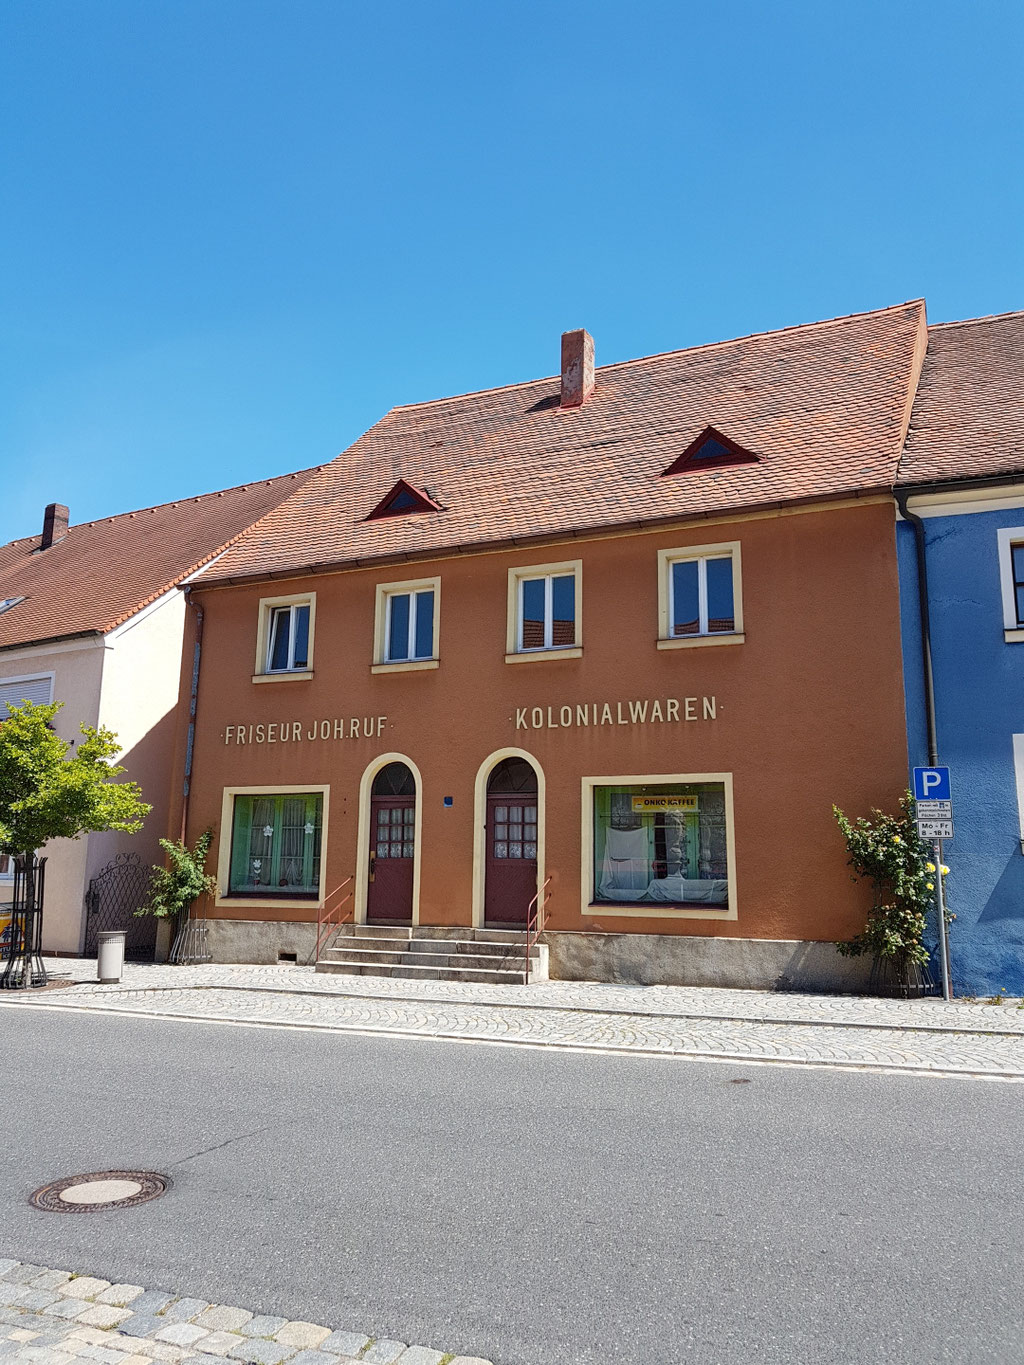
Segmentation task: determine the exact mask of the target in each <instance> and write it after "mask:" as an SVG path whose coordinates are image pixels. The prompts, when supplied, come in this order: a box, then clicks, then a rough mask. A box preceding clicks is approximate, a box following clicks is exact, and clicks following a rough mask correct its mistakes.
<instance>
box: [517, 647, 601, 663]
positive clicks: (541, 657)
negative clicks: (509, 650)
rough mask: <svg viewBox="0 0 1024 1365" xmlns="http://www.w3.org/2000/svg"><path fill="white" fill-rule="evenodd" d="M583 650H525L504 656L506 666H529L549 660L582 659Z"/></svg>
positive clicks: (578, 648)
mask: <svg viewBox="0 0 1024 1365" xmlns="http://www.w3.org/2000/svg"><path fill="white" fill-rule="evenodd" d="M582 658H583V648H582V646H580V645H576V646H575V647H574V648H572V649H527V650H522V651H520V652H519V653H517V654H506V655H505V662H506V663H507V664H530V663H537V662H544V661H546V660H549V659H582Z"/></svg>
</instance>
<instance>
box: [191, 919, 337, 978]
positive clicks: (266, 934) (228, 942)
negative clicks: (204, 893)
mask: <svg viewBox="0 0 1024 1365" xmlns="http://www.w3.org/2000/svg"><path fill="white" fill-rule="evenodd" d="M206 924H207V935H208V942H209V946H210V953H211V955H212V956H213V960H214V962H254V963H257V964H258V965H260V966H266V965H267V964H268V963H275V962H279V961H281V960H282V956H285V955H287V954H289V953H294V954H295V960H296V961H297V962H303V963H305V962H309V961H310V959H311V958H312V956H313V952H314V950H315V948H316V925H315V924H289V923H287V922H286V921H282V920H253V919H211V920H207V922H206ZM285 960H286V961H290V960H291V959H290V958H289V957H287V956H285Z"/></svg>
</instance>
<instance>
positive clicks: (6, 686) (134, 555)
mask: <svg viewBox="0 0 1024 1365" xmlns="http://www.w3.org/2000/svg"><path fill="white" fill-rule="evenodd" d="M314 472H315V471H313V470H304V471H302V472H300V473H297V474H287V475H283V476H281V477H279V478H276V479H269V480H263V481H260V482H258V483H251V484H245V485H243V486H241V487H239V488H230V489H225V490H224V491H222V492H217V493H207V494H204V495H202V496H200V497H196V498H189V499H186V500H183V501H181V502H175V503H165V504H163V505H162V506H159V507H149V508H145V509H143V510H142V511H138V512H125V513H121V514H120V515H118V516H114V517H109V518H105V519H103V520H101V521H94V522H85V523H82V524H80V525H78V526H69V524H68V510H67V508H66V507H63V506H61V505H59V504H56V503H54V504H51V505H50V506H49V507H47V508H46V512H45V516H44V521H43V531H42V535H41V536H37V537H30V538H27V539H22V540H16V541H12V542H10V543H9V544H7V545H4V546H2V547H0V723H2V721H3V719H4V718H5V717H6V715H7V714H8V706H15V705H19V704H20V703H21V702H22V701H24V700H29V701H35V702H50V701H59V702H62V703H63V709H62V710H61V711H60V712H59V713H58V715H57V717H56V721H55V729H56V731H57V733H58V734H59V735H60V736H61V738H63V739H65V740H68V741H69V742H71V743H74V742H75V741H77V740H78V739H80V738H81V730H80V726H82V725H93V726H96V725H104V726H107V727H108V728H109V729H111V730H113V731H114V732H115V733H116V734H117V736H118V739H119V741H120V743H121V746H122V753H121V757H120V759H119V762H120V763H122V764H123V765H124V767H125V769H126V771H125V773H124V777H123V779H122V780H128V779H131V780H133V781H135V782H138V784H139V785H140V787H141V788H142V792H143V796H144V798H145V799H146V801H148V802H149V803H150V804H151V805H152V807H153V809H152V811H151V812H150V814H149V816H148V817H147V819H146V822H145V825H144V826H143V828H142V830H141V831H140V832H139V833H138V834H136V835H127V834H120V833H116V832H109V833H99V834H88V835H83V836H82V837H81V838H80V839H76V840H71V839H60V840H56V841H54V842H53V843H51V844H48V845H47V847H46V848H45V849H43V850H40V852H41V854H43V855H44V856H45V857H46V859H47V862H46V902H45V911H44V916H43V948H44V950H45V951H48V952H59V953H82V952H85V951H86V950H87V948H88V949H89V950H92V949H93V942H92V940H94V936H95V929H93V931H92V932H91V933H90V935H89V937H90V942H89V943H88V944H87V942H86V935H87V914H86V903H87V893H88V890H89V886H90V883H91V882H92V881H93V879H94V878H97V877H98V876H99V875H100V874H101V873H102V872H103V871H104V869H105V868H107V867H108V866H109V865H110V864H112V863H114V862H115V861H116V860H118V859H119V858H120V859H121V861H122V862H125V861H128V862H130V863H133V864H134V862H135V859H137V860H138V863H139V865H140V866H141V867H142V868H145V867H147V866H148V865H149V864H150V863H153V862H156V861H158V860H159V857H160V848H159V844H158V840H159V838H160V837H161V836H162V835H163V834H164V833H165V831H166V830H167V826H168V819H169V812H170V804H171V794H172V790H174V789H175V787H176V784H179V783H180V782H181V780H182V774H181V773H177V772H175V771H173V767H174V742H175V734H174V725H175V712H176V708H177V704H178V695H179V687H180V680H181V651H182V642H183V634H184V622H185V594H184V593H183V592H182V590H181V589H182V586H184V585H186V584H187V580H188V579H189V577H190V576H191V575H192V574H194V573H195V572H196V571H197V570H199V569H201V568H202V567H203V566H204V565H206V564H209V563H210V562H211V560H213V559H214V558H216V556H217V555H219V554H221V553H222V552H223V551H224V550H225V549H226V548H227V547H228V546H229V545H231V544H232V543H233V542H234V541H235V540H236V539H237V538H238V536H240V535H241V534H242V533H243V532H244V531H246V530H248V529H249V528H250V527H251V526H253V525H254V524H255V523H256V522H257V521H259V520H260V519H261V518H262V517H263V516H265V515H266V513H267V512H269V511H270V510H271V509H272V508H274V507H276V506H277V504H278V503H279V502H281V501H282V500H283V499H284V498H286V497H288V496H289V495H290V494H291V493H294V492H295V490H296V488H297V487H299V486H300V484H301V483H303V482H304V481H305V480H306V479H307V478H308V477H309V476H310V474H312V473H314ZM107 884H111V885H112V879H111V878H108V879H106V883H98V884H97V885H98V886H99V885H107ZM12 891H13V869H12V867H11V863H10V860H9V859H5V858H4V857H3V856H2V855H0V931H2V930H3V928H4V927H5V920H6V916H5V914H4V905H5V903H9V901H10V899H11V895H12ZM135 925H136V926H137V928H138V929H139V930H141V931H142V937H143V940H145V938H146V934H147V933H148V936H149V938H150V940H151V939H152V937H153V932H152V924H151V923H150V924H149V926H148V928H146V927H144V926H143V925H142V924H140V922H138V921H136V922H135ZM127 927H129V928H130V929H131V928H133V926H132V925H128V926H127ZM137 936H138V935H136V937H137Z"/></svg>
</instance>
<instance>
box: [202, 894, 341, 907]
mask: <svg viewBox="0 0 1024 1365" xmlns="http://www.w3.org/2000/svg"><path fill="white" fill-rule="evenodd" d="M214 905H223V906H225V907H227V906H231V907H233V908H234V909H236V910H262V909H264V908H265V907H267V906H270V907H273V906H280V907H281V908H282V909H284V908H285V907H289V906H290V907H294V906H296V905H308V906H310V907H311V908H316V909H320V908H322V906H323V902H322V901H321V899H320V893H319V892H318V891H314V892H312V893H311V894H310V893H308V892H307V893H305V894H300V895H295V896H289V895H288V894H287V893H286V892H282V891H278V892H277V893H276V894H274V895H266V896H259V895H256V894H255V893H254V892H251V891H240V892H238V893H237V894H234V893H232V892H223V893H220V894H218V895H217V896H216V897H215V898H214Z"/></svg>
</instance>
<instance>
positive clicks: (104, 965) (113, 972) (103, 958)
mask: <svg viewBox="0 0 1024 1365" xmlns="http://www.w3.org/2000/svg"><path fill="white" fill-rule="evenodd" d="M126 938H127V934H126V932H125V930H124V929H105V930H100V932H99V933H98V934H97V935H96V940H97V943H98V945H99V946H98V948H97V952H96V975H97V977H98V978H99V982H100V985H101V986H106V985H112V984H113V983H114V982H117V981H120V980H121V977H122V976H123V975H124V942H125V939H126Z"/></svg>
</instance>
